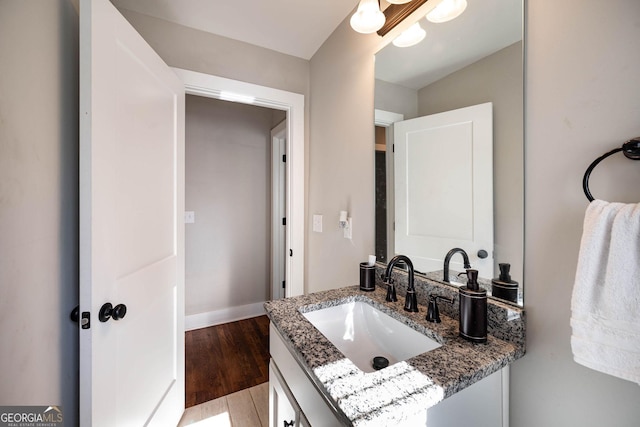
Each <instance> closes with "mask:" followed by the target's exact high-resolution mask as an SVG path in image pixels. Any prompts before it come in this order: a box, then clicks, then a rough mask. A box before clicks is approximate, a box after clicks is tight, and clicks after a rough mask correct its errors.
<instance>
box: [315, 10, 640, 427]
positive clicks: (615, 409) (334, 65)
mask: <svg viewBox="0 0 640 427" xmlns="http://www.w3.org/2000/svg"><path fill="white" fill-rule="evenodd" d="M527 9H528V11H527V16H526V19H525V23H526V26H527V41H526V47H525V49H526V54H525V61H526V65H525V73H526V76H525V91H526V95H525V96H526V101H525V144H526V148H525V157H526V159H525V171H526V174H525V186H526V195H525V216H526V218H525V233H526V234H525V275H524V277H525V280H524V282H525V309H526V310H527V313H528V316H527V355H526V356H525V357H524V358H523V359H521V360H519V361H516V362H515V363H514V364H513V367H512V370H511V375H512V376H511V425H513V426H515V427H539V426H577V425H582V426H599V425H610V426H629V427H630V426H636V425H638V419H640V405H638V402H640V387H638V385H637V384H632V383H630V382H627V381H623V380H619V379H616V378H613V377H610V376H607V375H604V374H600V373H597V372H595V371H592V370H589V369H587V368H583V367H581V366H580V365H578V364H576V363H575V362H573V359H572V356H571V350H570V341H569V340H570V334H571V331H570V327H569V316H570V299H571V289H572V286H573V278H574V274H575V268H576V262H577V254H578V247H579V242H580V235H581V230H582V220H583V216H584V210H585V208H586V206H587V200H586V199H585V197H584V195H583V194H582V189H581V179H582V174H583V173H584V170H585V169H586V167H587V166H588V165H589V163H591V161H592V160H594V159H595V158H596V157H597V156H599V155H600V154H602V153H604V152H605V151H608V150H610V149H612V148H614V147H616V146H619V145H621V143H622V142H623V141H624V140H626V139H628V138H630V137H633V136H637V135H640V123H639V122H638V111H640V97H639V96H638V81H639V80H638V74H637V70H638V69H640V55H638V52H640V2H637V0H618V1H616V2H613V3H612V2H601V1H596V0H588V1H578V0H567V1H565V2H556V1H549V0H546V1H529V2H528V7H527ZM374 39H375V36H363V35H360V34H356V33H355V32H353V31H350V30H349V28H348V22H346V21H345V22H343V23H342V25H341V26H340V27H339V28H338V29H337V30H336V32H334V34H333V35H332V36H331V38H330V39H329V40H328V41H327V42H326V43H325V44H324V45H323V46H322V48H321V50H320V51H319V52H318V53H317V54H316V55H315V56H314V57H313V58H312V60H311V77H312V78H311V93H312V94H313V96H312V98H311V119H312V122H311V141H312V144H311V166H312V167H311V171H310V177H309V180H310V191H309V210H310V211H309V215H311V214H313V213H315V212H321V211H326V212H333V211H335V210H337V209H339V208H340V206H344V204H346V203H347V202H348V201H350V208H351V209H352V210H353V211H354V212H355V215H354V216H355V217H356V219H357V222H356V230H357V227H358V223H360V224H362V223H363V222H364V223H365V225H364V226H365V227H368V229H367V231H366V233H364V234H358V235H356V236H355V238H354V242H353V245H351V246H347V245H342V242H341V241H340V240H339V239H336V238H333V236H329V235H316V236H314V235H311V236H310V238H309V253H310V259H309V263H308V271H309V287H310V290H319V289H325V288H330V287H339V286H343V285H345V284H356V283H357V267H356V266H357V264H356V263H357V262H358V261H361V260H362V259H363V258H362V257H363V256H364V255H365V254H366V253H368V252H369V251H371V250H373V242H372V240H371V239H370V237H371V236H372V235H373V202H372V199H371V200H370V199H369V198H368V197H366V195H368V194H371V195H372V194H373V187H372V185H373V184H371V183H372V182H373V181H372V180H368V178H369V177H370V176H371V173H372V172H370V171H371V168H372V164H373V160H372V157H371V156H372V155H373V154H372V153H371V154H369V153H370V152H371V150H370V142H371V140H372V139H373V129H372V127H371V121H372V110H373V105H374V103H373V75H374V74H373V64H372V59H371V56H370V55H373V52H374V50H375V46H376V45H377V42H376V41H375V40H374ZM342 116H344V118H343V117H342ZM327 124H331V126H327ZM327 128H328V129H327ZM347 146H348V147H347ZM347 159H348V160H347ZM609 160H610V161H609ZM607 162H609V164H608V165H606V164H603V165H601V166H599V167H598V169H600V168H602V169H603V170H596V171H595V172H594V174H593V176H592V181H593V183H592V190H593V192H594V193H595V194H596V195H602V197H603V198H607V199H610V200H627V201H638V200H640V195H639V194H638V186H637V185H633V184H632V183H634V182H638V178H639V176H638V173H639V169H638V165H637V164H634V163H637V162H631V161H629V160H624V159H608V160H607ZM604 169H606V171H605V170H604ZM622 176H626V179H622V178H620V177H622ZM616 177H618V178H620V179H618V180H616ZM356 182H359V184H360V185H356V184H355V183H356ZM620 182H624V183H626V185H619V184H616V183H620ZM368 183H369V184H368ZM616 187H617V188H616ZM363 193H364V194H365V195H363ZM360 227H362V225H360ZM334 265H336V266H337V267H335V268H334V267H333V266H334ZM327 266H331V268H330V269H327Z"/></svg>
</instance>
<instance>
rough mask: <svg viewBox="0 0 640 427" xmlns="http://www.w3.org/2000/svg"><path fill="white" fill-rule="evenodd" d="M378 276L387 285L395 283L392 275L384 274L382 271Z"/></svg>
mask: <svg viewBox="0 0 640 427" xmlns="http://www.w3.org/2000/svg"><path fill="white" fill-rule="evenodd" d="M380 278H381V279H382V281H383V282H384V283H386V284H387V285H393V284H394V283H395V280H393V277H391V276H386V275H385V274H384V273H382V274H381V275H380Z"/></svg>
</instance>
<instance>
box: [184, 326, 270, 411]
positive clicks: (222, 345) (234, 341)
mask: <svg viewBox="0 0 640 427" xmlns="http://www.w3.org/2000/svg"><path fill="white" fill-rule="evenodd" d="M185 367H186V372H185V374H186V396H185V397H186V407H187V408H189V407H191V406H194V405H198V404H201V403H203V402H207V401H210V400H214V399H217V398H220V397H222V396H225V395H228V394H231V393H235V392H238V391H240V390H244V389H248V388H250V387H253V386H256V385H258V384H262V383H265V382H267V381H268V380H269V319H268V318H267V316H259V317H253V318H251V319H245V320H240V321H237V322H232V323H225V324H223V325H217V326H211V327H208V328H202V329H196V330H194V331H188V332H186V334H185Z"/></svg>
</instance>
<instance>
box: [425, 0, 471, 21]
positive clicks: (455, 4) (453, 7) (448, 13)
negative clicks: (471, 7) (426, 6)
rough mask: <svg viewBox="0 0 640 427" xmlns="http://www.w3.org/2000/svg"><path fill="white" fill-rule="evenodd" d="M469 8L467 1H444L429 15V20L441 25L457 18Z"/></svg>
mask: <svg viewBox="0 0 640 427" xmlns="http://www.w3.org/2000/svg"><path fill="white" fill-rule="evenodd" d="M466 8H467V0H444V1H443V2H442V3H440V4H439V5H437V6H436V7H435V9H433V10H432V11H431V12H429V13H428V14H427V20H429V21H431V22H433V23H435V24H441V23H443V22H447V21H451V20H452V19H455V18H457V17H458V16H460V15H461V14H462V12H464V10H465V9H466Z"/></svg>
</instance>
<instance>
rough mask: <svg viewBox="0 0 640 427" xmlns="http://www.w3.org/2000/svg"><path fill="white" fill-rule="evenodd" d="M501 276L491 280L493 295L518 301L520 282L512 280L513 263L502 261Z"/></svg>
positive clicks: (499, 265) (500, 265)
mask: <svg viewBox="0 0 640 427" xmlns="http://www.w3.org/2000/svg"><path fill="white" fill-rule="evenodd" d="M498 267H500V277H498V278H495V279H493V280H492V281H491V295H492V296H494V297H495V298H501V299H503V300H507V301H511V302H518V282H516V281H515V280H511V274H509V270H510V269H511V264H507V263H500V264H498Z"/></svg>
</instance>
